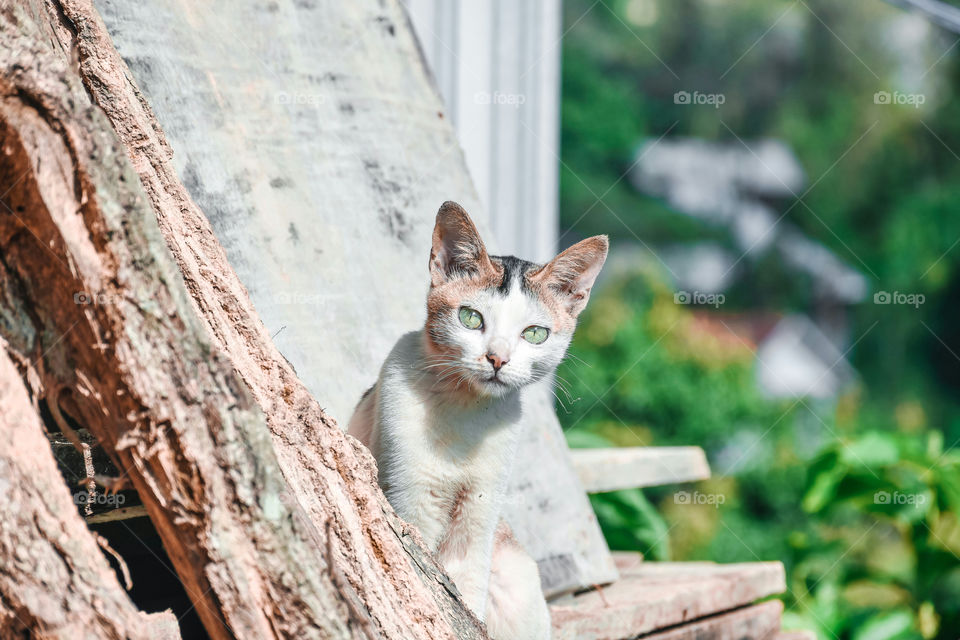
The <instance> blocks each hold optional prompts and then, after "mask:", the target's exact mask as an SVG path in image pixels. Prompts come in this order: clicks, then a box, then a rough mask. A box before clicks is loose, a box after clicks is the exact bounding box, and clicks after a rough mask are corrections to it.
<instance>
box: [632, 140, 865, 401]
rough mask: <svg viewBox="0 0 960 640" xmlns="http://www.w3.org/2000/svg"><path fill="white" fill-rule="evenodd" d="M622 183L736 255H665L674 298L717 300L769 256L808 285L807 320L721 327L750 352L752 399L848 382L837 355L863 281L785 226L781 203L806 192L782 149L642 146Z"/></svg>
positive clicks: (697, 249) (832, 390) (676, 143)
mask: <svg viewBox="0 0 960 640" xmlns="http://www.w3.org/2000/svg"><path fill="white" fill-rule="evenodd" d="M630 180H631V182H632V183H633V185H634V186H635V187H636V188H637V189H638V190H640V191H642V192H644V193H646V194H648V195H652V196H656V197H659V198H662V199H663V200H664V201H665V202H666V203H667V204H668V205H669V206H670V207H671V208H673V209H675V210H676V211H678V212H679V213H682V214H685V215H689V216H692V217H694V218H697V219H699V220H702V221H703V222H704V223H705V224H708V225H711V226H714V227H721V228H724V229H726V230H727V231H728V233H729V235H730V237H731V239H732V240H733V244H734V246H735V250H730V249H726V248H724V247H722V246H720V245H718V244H716V243H708V242H703V243H696V244H693V245H688V246H682V247H673V248H670V249H667V250H665V251H664V252H663V259H664V262H665V263H666V264H667V266H668V267H669V268H670V271H671V272H672V273H673V275H674V277H675V279H676V283H675V284H676V286H677V288H678V289H681V290H690V291H698V292H702V293H709V294H718V293H722V292H723V291H725V290H726V289H727V288H729V287H730V286H732V285H733V284H734V282H735V280H736V278H737V275H738V271H739V270H738V269H737V267H738V265H740V264H741V263H742V262H743V261H750V260H754V259H757V258H758V257H760V256H765V255H768V254H769V253H771V252H773V253H775V254H776V255H777V257H778V260H779V261H780V263H782V264H783V265H784V266H785V267H786V269H787V271H788V272H792V273H795V274H796V275H797V276H798V277H800V276H802V277H804V278H805V279H806V280H808V281H809V282H811V283H812V287H813V294H814V299H815V301H816V304H815V309H814V310H813V311H812V316H807V315H804V314H792V315H789V316H786V317H778V318H777V320H776V321H775V322H770V320H769V317H767V316H766V315H763V317H762V318H755V319H753V320H756V321H748V322H736V321H732V320H730V319H729V318H725V319H723V320H721V321H720V322H721V323H722V326H723V330H724V331H733V330H735V329H731V326H737V327H740V328H741V329H742V330H743V331H742V333H743V336H742V337H743V338H744V339H745V340H746V341H749V342H750V343H752V344H754V345H755V346H756V353H757V361H758V366H757V380H758V383H759V385H760V388H761V389H763V390H764V391H765V392H767V393H769V394H770V395H773V396H782V397H803V396H809V397H814V398H831V397H834V396H836V395H837V394H838V393H840V392H841V391H842V390H843V389H844V388H845V387H846V386H847V385H849V384H850V382H852V381H853V380H854V379H855V377H856V374H855V372H854V370H853V368H852V366H851V365H850V364H849V362H848V361H847V359H846V357H845V353H844V352H845V350H846V349H847V347H848V346H849V345H848V342H849V331H848V326H847V316H848V313H847V311H848V307H849V306H850V305H852V304H856V303H858V302H860V301H861V300H863V299H864V297H865V296H866V294H867V280H866V278H865V277H864V275H863V274H862V273H860V272H859V271H858V270H856V269H854V268H852V267H851V266H849V265H848V264H846V263H845V262H844V261H843V260H841V259H840V258H839V257H838V256H837V255H836V254H834V253H833V252H832V251H831V250H830V249H828V248H827V247H826V246H824V245H823V244H822V243H820V242H818V241H816V240H814V239H812V238H810V237H809V236H807V235H806V234H804V233H803V232H802V231H800V230H799V229H798V228H796V226H794V225H792V224H790V223H788V222H785V221H784V217H785V216H786V213H787V211H788V210H785V209H782V203H784V202H788V201H790V200H795V199H797V198H799V197H801V195H802V194H803V189H804V187H805V186H806V176H805V174H804V172H803V169H802V167H801V166H800V163H799V161H798V160H797V158H796V156H795V155H794V154H793V151H792V150H791V149H790V148H789V147H788V146H787V145H786V144H784V143H783V142H781V141H779V140H770V139H768V140H759V141H745V142H741V141H735V142H731V143H716V142H707V141H704V140H698V139H673V140H660V141H658V142H652V141H648V142H646V143H644V144H643V145H641V147H640V149H639V150H638V152H637V161H636V162H635V164H634V166H633V169H632V170H631V173H630ZM778 203H779V204H780V208H778ZM761 320H762V321H761Z"/></svg>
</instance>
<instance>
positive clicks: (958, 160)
mask: <svg viewBox="0 0 960 640" xmlns="http://www.w3.org/2000/svg"><path fill="white" fill-rule="evenodd" d="M564 10H565V26H564V29H565V31H566V35H565V36H564V38H563V103H562V160H563V162H562V164H561V221H562V226H563V227H564V229H565V230H566V233H565V237H564V238H563V240H562V244H569V243H570V242H571V241H572V240H573V239H575V238H577V237H581V236H586V235H590V234H594V233H607V234H610V235H611V236H612V238H613V241H614V250H613V252H614V254H616V253H617V252H618V250H621V251H624V252H625V247H626V246H627V245H636V246H639V247H641V248H643V249H644V250H646V249H648V248H649V249H652V250H653V251H654V252H656V251H658V250H659V249H660V248H662V247H665V246H668V245H672V244H677V243H686V242H699V241H703V240H710V241H712V242H716V243H720V244H722V245H724V246H727V247H728V248H729V249H730V250H731V251H733V252H735V253H736V254H737V255H739V251H738V250H737V249H736V245H735V244H734V242H733V240H732V239H731V238H729V237H727V236H726V233H725V232H723V231H720V230H718V229H716V228H712V227H709V226H706V225H704V224H703V223H701V222H699V221H697V220H694V219H692V218H690V217H687V216H684V215H681V214H678V213H676V212H674V211H671V210H670V209H669V208H668V207H667V206H666V205H665V204H664V203H662V202H659V201H657V200H654V199H652V198H648V197H645V196H643V195H641V194H640V193H639V192H637V191H636V190H635V189H634V188H633V187H632V186H631V185H630V182H629V180H628V179H627V178H625V177H624V176H625V174H626V172H627V171H628V169H629V167H630V166H631V164H632V162H633V161H634V157H635V155H634V154H635V153H636V150H637V148H638V145H639V144H640V143H641V142H642V141H643V140H645V139H649V138H653V139H656V138H658V137H660V136H661V135H664V134H666V135H667V136H668V137H698V138H703V139H706V140H712V141H723V142H731V143H734V144H735V143H737V141H738V138H740V139H743V140H750V139H758V138H766V137H773V138H778V139H781V140H783V141H784V142H786V143H787V144H788V145H790V146H791V148H792V149H793V150H794V151H795V153H796V154H797V156H798V157H799V159H800V162H801V164H802V165H803V167H804V169H805V171H806V172H807V175H808V178H809V179H808V183H809V184H811V185H812V187H811V189H810V191H809V193H805V194H803V197H802V202H799V203H798V202H794V201H793V200H789V201H786V202H779V203H772V204H774V205H775V206H776V207H777V208H778V209H780V210H781V211H786V210H787V209H788V208H790V207H791V206H792V208H790V210H789V213H787V215H786V216H785V218H784V221H785V222H789V223H791V224H793V225H795V226H796V227H798V228H800V229H802V230H803V231H804V232H805V233H806V234H808V235H809V236H811V237H813V238H815V239H817V240H819V241H820V242H822V243H823V244H825V245H826V246H828V247H829V248H830V249H831V250H833V251H834V252H835V253H836V254H837V255H838V256H839V257H840V258H841V259H843V260H844V261H846V262H847V263H848V264H850V265H851V266H852V267H854V268H856V269H858V270H860V271H861V272H862V273H863V274H864V275H865V276H867V278H868V279H869V280H870V282H871V285H872V287H873V289H874V290H886V291H901V292H912V293H921V294H923V295H924V296H925V298H926V301H925V303H924V304H923V305H921V306H920V307H918V308H914V307H910V306H897V305H875V304H872V293H871V294H870V296H868V299H867V300H866V301H864V303H862V304H860V305H856V306H855V307H853V308H852V309H851V310H850V336H849V342H850V344H853V345H855V347H854V348H853V350H852V351H851V352H850V353H849V355H848V357H850V359H851V360H852V363H853V364H854V366H855V367H856V369H857V371H858V372H859V374H860V376H861V380H860V383H859V384H858V385H857V387H856V388H855V389H853V390H850V391H848V392H847V393H845V394H844V395H843V396H841V397H840V398H839V399H837V400H835V401H813V400H811V399H806V398H803V399H798V400H789V401H784V400H773V399H770V398H767V397H764V396H763V395H761V394H760V393H759V391H758V389H757V384H756V380H755V377H756V371H755V367H756V365H755V361H754V353H753V350H754V348H755V345H753V344H751V343H750V341H749V339H747V338H743V337H738V336H741V335H742V334H741V332H739V331H737V330H735V329H736V328H735V327H725V326H724V323H726V322H732V320H730V319H729V318H730V317H732V316H734V315H736V313H737V312H739V313H741V314H757V313H768V312H780V313H785V312H793V311H800V312H810V311H812V309H813V308H814V307H815V305H816V304H817V297H816V292H815V291H813V290H812V287H811V284H810V282H809V281H806V280H804V279H803V278H797V277H791V276H790V275H789V273H788V271H786V270H784V269H783V268H782V267H781V266H780V265H778V264H776V260H775V258H774V257H773V256H766V257H764V258H762V259H759V260H756V261H751V260H749V259H748V260H744V261H743V262H742V264H741V268H742V271H741V274H740V277H739V279H738V281H737V283H736V284H735V285H734V286H733V288H732V289H731V290H730V291H728V292H727V300H728V303H727V305H725V307H724V313H715V312H713V310H712V309H709V308H708V309H696V308H691V307H688V306H681V305H676V304H674V302H673V291H672V289H671V285H670V284H669V280H668V278H666V277H665V276H664V274H663V273H662V272H660V271H658V270H657V269H656V268H655V265H657V264H658V261H657V260H656V259H655V258H653V257H651V258H650V259H647V260H643V261H642V263H641V264H637V265H635V268H633V269H632V270H630V271H629V273H628V274H626V275H623V274H621V275H614V276H610V277H608V279H607V280H606V281H605V282H603V283H602V286H599V287H598V290H597V292H595V294H594V296H593V299H592V300H591V303H590V306H589V307H588V309H587V311H586V312H585V314H584V317H583V318H582V321H581V326H580V328H579V329H578V334H577V336H576V338H575V341H574V344H573V345H572V347H571V358H570V359H568V360H567V361H566V362H565V363H564V365H562V366H561V368H560V370H559V372H558V376H559V377H558V384H559V385H560V386H561V387H562V388H563V389H564V390H563V391H560V390H558V395H559V397H560V400H561V402H562V406H558V409H559V414H560V416H561V421H562V423H563V424H564V427H565V429H566V430H567V435H568V440H569V441H570V443H571V445H572V446H610V445H618V446H643V445H699V446H702V447H704V449H705V450H706V451H707V454H708V457H709V458H710V461H711V465H712V467H713V469H714V474H715V477H714V478H713V479H711V480H710V481H707V482H703V483H697V484H696V485H694V486H689V487H677V486H670V487H663V488H656V489H648V490H644V491H640V490H633V491H624V492H614V493H609V494H601V495H598V496H593V497H592V498H591V499H592V502H593V505H594V508H595V509H596V511H597V514H598V517H599V519H600V522H601V526H602V527H603V529H604V533H605V535H606V536H607V539H608V541H609V543H610V545H611V547H613V548H616V549H637V550H641V551H643V552H644V553H646V554H647V555H648V556H649V557H652V558H659V559H664V558H671V559H683V560H686V559H711V560H716V561H721V562H736V561H755V560H781V561H783V562H784V563H785V565H786V567H787V572H788V587H789V591H788V593H787V594H785V596H784V600H785V602H786V604H787V614H786V615H785V620H786V622H787V623H788V624H789V625H790V626H794V627H799V628H807V629H815V630H817V632H818V633H819V635H820V636H821V637H822V638H825V639H837V640H847V639H851V640H868V639H869V640H885V639H891V640H892V639H901V638H941V639H944V640H955V639H956V638H957V637H960V466H958V465H960V460H958V449H957V448H956V446H957V444H958V443H960V406H958V398H960V393H958V392H960V277H958V269H957V266H958V261H960V215H958V209H960V100H957V94H958V88H960V64H958V55H960V47H956V46H953V45H955V43H956V42H957V36H955V35H951V34H948V33H946V32H944V31H942V30H940V29H938V28H935V27H931V28H929V31H928V32H927V33H926V35H925V36H924V37H923V38H922V39H921V42H920V44H919V45H916V44H914V45H909V46H908V45H904V42H905V40H904V38H905V36H904V34H905V33H906V34H909V33H910V32H911V31H910V30H911V29H918V28H920V27H918V24H919V23H918V22H917V21H916V19H914V20H913V21H911V20H910V19H907V20H904V17H905V15H906V14H904V13H903V12H902V11H900V10H899V9H897V8H894V7H892V6H890V5H888V4H886V3H884V2H880V1H879V0H876V1H874V0H869V1H865V2H856V3H837V2H829V1H828V0H804V1H802V2H792V1H789V0H776V1H769V0H768V1H762V0H619V1H618V0H604V1H603V2H599V3H596V2H594V1H593V0H567V1H566V2H565V9H564ZM921 22H922V21H921ZM921 26H922V25H921ZM907 41H909V38H908V39H907ZM681 90H686V91H694V90H696V91H700V92H702V93H723V94H724V96H725V97H726V102H725V103H724V104H723V105H721V106H720V108H718V109H715V108H713V107H711V106H707V105H702V106H689V105H676V104H674V101H673V94H674V93H675V92H677V91H681ZM877 91H902V92H907V93H910V92H918V93H923V94H924V95H925V96H926V103H925V104H924V105H922V106H921V107H920V108H913V107H910V106H905V105H893V106H891V105H879V104H876V103H875V101H874V94H875V93H876V92H877ZM651 265H654V266H651ZM727 312H733V313H730V315H729V316H728V315H725V313H727ZM705 318H706V320H705ZM710 318H712V320H711V319H710ZM725 329H730V330H729V331H726V330H725ZM679 490H684V491H687V492H691V491H697V492H700V493H701V494H702V495H705V496H714V497H720V498H721V499H720V500H719V501H720V502H722V503H721V504H717V502H718V500H716V499H715V500H713V501H712V502H701V503H697V502H694V503H689V502H687V503H682V502H680V501H678V499H677V495H678V494H677V491H679Z"/></svg>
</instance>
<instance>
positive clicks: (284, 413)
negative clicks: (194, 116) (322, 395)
mask: <svg viewBox="0 0 960 640" xmlns="http://www.w3.org/2000/svg"><path fill="white" fill-rule="evenodd" d="M36 18H39V20H38V21H37V22H38V23H39V24H38V23H37V22H35V21H34V20H35V19H36ZM0 20H2V22H3V24H2V32H0V70H2V71H0V73H2V75H0V145H2V150H3V153H2V156H0V184H2V185H3V187H4V190H5V191H6V192H7V193H6V194H5V195H4V196H3V200H4V203H5V207H4V209H3V214H2V215H0V292H2V295H3V303H2V305H0V306H2V315H0V317H2V319H3V322H0V333H2V335H3V336H4V337H5V338H6V340H7V342H8V347H7V350H8V351H9V352H10V353H11V355H13V356H15V359H16V360H17V362H18V363H21V367H22V371H21V374H22V376H23V377H24V379H25V380H26V381H28V383H29V384H30V391H31V393H32V394H33V396H34V399H35V400H36V399H39V398H42V399H45V400H46V401H47V402H48V403H54V404H55V405H56V406H60V407H63V408H64V409H65V410H66V411H68V412H69V413H70V414H71V415H73V416H74V417H76V418H77V419H78V420H79V421H80V422H81V423H82V424H84V425H85V426H86V427H87V428H88V429H89V430H90V431H91V432H92V433H93V434H94V435H95V436H96V437H97V438H98V439H99V440H100V442H101V444H102V445H103V446H104V447H105V449H106V450H107V452H108V453H109V454H110V455H111V457H112V458H113V460H114V462H115V464H117V466H118V468H120V469H122V470H124V472H125V473H126V474H127V476H128V477H129V479H130V480H131V481H132V484H133V485H134V487H135V488H136V489H137V491H138V493H139V494H140V496H141V498H142V500H143V502H144V504H145V505H146V507H147V511H148V513H149V515H150V517H151V520H152V521H153V523H154V525H155V526H156V528H157V530H158V533H159V534H160V536H161V537H162V539H163V542H164V545H165V547H166V550H167V553H168V555H169V556H170V558H171V560H172V561H173V563H174V565H175V568H176V570H177V573H178V575H179V576H180V578H181V580H182V582H183V583H184V586H185V588H186V590H187V593H188V595H189V596H190V597H191V599H192V600H193V602H194V604H195V605H196V606H197V610H198V613H199V614H200V617H201V619H202V620H203V623H204V625H205V627H206V628H207V630H208V632H209V633H210V635H211V636H212V637H215V638H227V637H251V638H253V637H255V638H266V637H381V636H385V637H403V638H441V637H444V638H481V637H484V636H483V631H482V628H481V626H480V625H479V623H477V622H476V620H475V618H473V617H472V615H471V614H469V612H467V610H466V609H465V608H464V607H463V605H462V603H461V602H460V601H459V599H458V597H457V596H456V590H455V588H454V587H453V586H452V584H451V583H450V582H449V580H448V579H447V578H446V577H445V576H444V574H443V573H442V571H441V570H440V569H439V567H438V566H437V565H436V563H435V562H434V561H433V560H432V558H430V556H429V555H428V554H426V553H425V552H424V550H423V548H422V546H421V545H420V543H419V540H418V537H417V536H416V534H415V533H414V532H412V531H409V530H407V528H406V527H405V526H404V525H403V523H401V522H400V521H399V519H398V518H397V517H396V516H395V514H393V512H392V510H391V509H390V507H389V505H388V504H387V503H386V501H385V499H384V498H383V495H382V494H381V493H380V491H379V489H378V488H377V486H376V482H375V468H374V465H373V462H372V459H371V458H370V456H369V454H368V453H367V452H366V451H365V450H363V449H362V447H360V445H359V444H358V443H356V442H355V441H353V440H351V439H349V438H347V437H346V436H344V435H343V434H342V433H341V431H340V430H339V428H338V427H337V426H336V425H335V424H334V423H333V422H332V421H331V420H329V419H327V418H326V416H325V415H324V414H323V412H322V410H321V409H320V407H319V405H318V404H317V403H316V401H315V400H313V398H311V397H310V395H309V394H308V393H307V392H306V390H305V389H304V388H303V386H302V385H301V384H300V382H299V380H298V379H297V377H296V375H295V374H294V372H293V371H292V370H291V369H290V367H289V365H287V363H286V362H285V361H284V360H283V358H282V356H280V354H279V353H278V352H277V351H276V349H275V348H274V347H273V345H272V343H271V341H270V339H269V336H268V335H267V334H266V332H265V331H264V329H263V327H262V325H261V323H260V321H259V319H258V318H257V316H256V314H255V312H254V311H253V309H252V306H251V304H250V302H249V300H248V299H247V297H246V294H245V292H244V290H243V287H242V285H241V284H240V283H239V281H238V280H237V278H236V276H235V275H234V274H233V271H232V270H231V269H230V267H229V265H228V264H227V262H226V258H225V256H224V255H223V252H222V250H221V249H220V247H219V244H218V243H217V241H216V239H215V238H214V237H213V235H212V233H210V230H209V225H208V224H207V221H206V219H205V218H204V217H203V214H202V213H201V212H200V211H199V210H198V209H197V208H196V206H195V205H193V203H192V202H191V201H190V199H189V197H188V196H187V194H186V192H185V190H184V189H183V187H182V185H181V184H180V183H179V181H178V180H177V178H176V174H175V173H174V171H173V169H172V166H171V163H170V157H169V149H168V148H167V147H166V145H165V144H164V142H163V136H162V132H160V130H159V127H157V126H156V124H155V122H154V121H153V119H152V116H151V114H150V111H149V108H148V107H147V105H146V104H145V103H144V102H143V101H142V100H141V99H140V96H139V93H138V92H137V90H136V88H135V87H134V86H133V84H132V82H131V81H130V78H129V76H128V75H127V74H126V73H125V67H124V66H123V64H122V61H120V59H119V56H117V55H116V52H115V51H114V49H113V47H112V45H111V44H110V41H109V38H107V37H106V35H105V32H104V31H103V27H102V23H100V21H99V18H98V16H97V15H96V13H95V11H93V9H92V7H91V6H90V5H89V3H85V2H68V1H64V2H62V3H60V2H54V0H50V1H49V3H42V4H41V0H22V1H21V3H20V4H19V5H18V6H15V7H12V8H9V7H8V8H5V9H3V10H0ZM50 43H57V44H58V45H59V52H58V53H54V52H53V51H52V50H51V49H50ZM74 47H76V50H77V51H78V52H79V62H80V69H81V72H82V76H83V80H84V83H85V84H86V87H87V89H88V90H89V92H90V94H89V95H92V96H93V97H94V99H95V101H96V102H97V103H98V104H99V105H100V106H101V107H103V108H104V110H105V111H106V112H107V114H108V116H109V117H110V121H109V122H108V121H107V119H106V118H104V116H103V113H102V112H101V111H100V110H99V109H97V108H95V107H92V106H91V105H90V99H89V95H88V94H87V93H86V92H84V91H83V89H82V88H81V87H80V86H79V84H78V82H77V81H76V80H75V78H74V75H73V74H72V72H71V71H70V69H69V68H68V65H69V64H70V63H71V61H73V60H74V58H73V50H74ZM111 125H112V129H113V130H115V131H116V133H117V134H119V136H120V141H121V142H122V145H121V144H118V141H117V139H116V137H115V135H114V131H113V130H111ZM124 152H126V153H127V154H129V155H130V159H131V160H133V165H134V167H136V169H137V173H138V174H139V179H138V175H136V174H134V173H133V172H132V171H131V169H130V163H129V161H128V159H127V158H126V157H125V155H124ZM144 192H145V193H144ZM151 207H152V209H151ZM158 219H159V222H160V230H162V232H163V235H161V234H160V233H159V232H158V227H157V220H158ZM164 239H165V240H166V241H167V244H168V245H169V247H170V250H172V251H173V254H174V257H175V259H176V264H175V263H174V262H173V261H172V260H171V258H170V253H169V251H168V249H167V247H166V246H164V244H163V242H164ZM178 265H179V267H180V270H178V269H177V266H178ZM184 284H186V287H184ZM188 292H189V293H188ZM87 302H90V304H87ZM211 343H212V344H211ZM268 427H269V428H268ZM271 433H272V436H273V437H272V441H271Z"/></svg>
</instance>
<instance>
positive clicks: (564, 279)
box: [529, 236, 610, 317]
mask: <svg viewBox="0 0 960 640" xmlns="http://www.w3.org/2000/svg"><path fill="white" fill-rule="evenodd" d="M609 247H610V241H609V240H608V239H607V236H593V237H592V238H587V239H586V240H581V241H580V242H578V243H577V244H575V245H573V246H572V247H570V248H569V249H567V250H566V251H564V252H563V253H561V254H560V255H558V256H557V257H556V258H554V259H553V260H551V261H550V262H549V263H547V264H546V265H544V266H543V267H542V268H541V269H540V270H539V271H537V272H536V273H534V274H532V275H531V276H529V279H530V280H531V281H533V282H539V283H541V284H543V285H546V286H547V287H548V288H549V289H550V290H551V291H553V293H554V294H556V295H557V296H559V297H560V299H561V301H562V302H563V304H564V306H565V308H566V310H567V313H569V314H570V315H572V316H574V317H576V316H577V315H579V314H580V312H581V311H583V309H584V307H586V306H587V301H588V300H589V299H590V289H591V288H592V287H593V283H594V282H595V281H596V279H597V275H599V274H600V269H601V268H602V267H603V263H604V261H605V260H606V259H607V250H608V249H609Z"/></svg>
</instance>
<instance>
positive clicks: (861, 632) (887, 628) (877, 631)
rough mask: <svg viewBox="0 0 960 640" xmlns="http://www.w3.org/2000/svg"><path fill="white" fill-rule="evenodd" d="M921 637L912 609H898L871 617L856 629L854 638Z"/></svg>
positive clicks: (904, 639) (900, 639)
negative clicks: (915, 624)
mask: <svg viewBox="0 0 960 640" xmlns="http://www.w3.org/2000/svg"><path fill="white" fill-rule="evenodd" d="M918 637H920V633H919V631H918V630H917V628H916V627H915V626H914V621H913V612H912V611H910V609H896V610H894V611H888V612H885V613H880V614H877V615H875V616H872V617H871V618H869V619H868V620H867V621H866V622H865V623H864V624H863V625H861V626H860V628H859V629H857V630H856V631H854V633H853V640H907V639H912V638H918Z"/></svg>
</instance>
